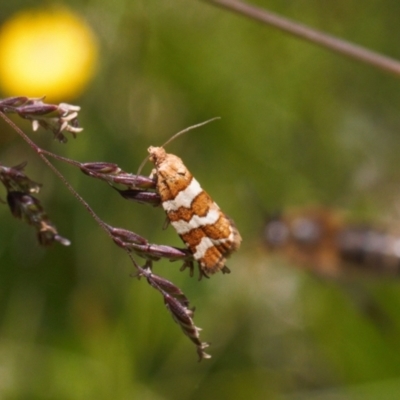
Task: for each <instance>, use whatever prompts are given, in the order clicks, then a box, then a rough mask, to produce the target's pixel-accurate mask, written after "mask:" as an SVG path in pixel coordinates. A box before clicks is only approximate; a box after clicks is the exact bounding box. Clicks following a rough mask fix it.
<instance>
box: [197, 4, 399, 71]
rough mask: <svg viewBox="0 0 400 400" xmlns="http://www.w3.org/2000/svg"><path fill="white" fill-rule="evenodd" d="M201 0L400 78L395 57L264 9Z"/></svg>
mask: <svg viewBox="0 0 400 400" xmlns="http://www.w3.org/2000/svg"><path fill="white" fill-rule="evenodd" d="M203 1H205V2H207V3H210V4H213V5H216V6H219V7H222V8H225V9H227V10H229V11H233V12H235V13H237V14H240V15H242V16H245V17H247V18H250V19H253V20H255V21H258V22H261V23H263V24H266V25H270V26H273V27H275V28H277V29H280V30H281V31H284V32H286V33H290V34H291V35H294V36H296V37H300V38H302V39H305V40H308V41H309V42H312V43H314V44H318V45H320V46H322V47H323V48H325V49H328V50H331V51H334V52H336V53H338V54H341V55H344V56H346V57H349V58H352V59H354V60H357V61H361V62H363V63H365V64H368V65H372V66H374V67H376V68H379V69H381V70H382V71H385V72H389V73H392V74H395V75H397V76H400V61H398V60H395V59H394V58H391V57H387V56H385V55H382V54H380V53H377V52H374V51H371V50H368V49H366V48H364V47H362V46H359V45H356V44H353V43H350V42H348V41H346V40H343V39H339V38H336V37H334V36H332V35H328V34H326V33H324V32H321V31H319V30H317V29H313V28H310V27H308V26H305V25H302V24H299V23H298V22H295V21H292V20H290V19H288V18H284V17H281V16H279V15H277V14H274V13H272V12H270V11H267V10H265V9H262V8H259V7H255V6H252V5H249V4H246V3H243V2H241V1H238V0H203Z"/></svg>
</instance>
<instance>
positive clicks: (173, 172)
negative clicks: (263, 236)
mask: <svg viewBox="0 0 400 400" xmlns="http://www.w3.org/2000/svg"><path fill="white" fill-rule="evenodd" d="M148 152H149V155H150V156H149V158H150V161H151V162H153V163H154V166H155V169H154V170H153V172H152V176H153V177H155V178H156V188H157V192H158V193H159V195H160V197H161V204H162V207H163V209H164V210H165V212H166V214H167V218H168V221H169V222H170V224H171V225H172V226H173V227H174V228H175V230H176V232H177V233H178V235H179V236H180V237H181V239H182V240H183V242H184V243H185V245H186V246H187V248H188V249H189V250H190V252H191V253H192V255H193V258H194V259H195V260H196V261H197V262H198V263H199V265H200V268H201V271H202V273H203V274H204V275H206V276H207V275H208V274H214V273H216V272H218V271H222V272H223V273H227V272H230V271H229V269H228V268H227V267H226V266H225V262H226V259H227V258H228V257H229V256H230V255H231V254H232V253H233V252H234V251H236V250H237V249H238V248H239V246H240V243H241V241H242V238H241V236H240V233H239V231H238V230H237V228H236V226H235V224H234V222H233V221H232V220H231V219H230V218H229V217H228V216H227V215H225V214H224V213H223V212H222V211H221V209H220V208H219V207H218V205H217V204H216V203H215V202H214V201H213V199H212V198H211V197H210V195H209V194H208V193H207V192H206V191H204V190H203V189H202V188H201V186H200V184H199V183H198V182H197V180H196V179H195V178H194V177H193V175H192V174H191V173H190V171H189V170H188V169H187V168H186V166H185V164H184V163H183V161H182V160H181V159H180V158H179V157H177V156H175V155H173V154H168V153H167V152H166V151H165V150H164V148H163V147H149V149H148Z"/></svg>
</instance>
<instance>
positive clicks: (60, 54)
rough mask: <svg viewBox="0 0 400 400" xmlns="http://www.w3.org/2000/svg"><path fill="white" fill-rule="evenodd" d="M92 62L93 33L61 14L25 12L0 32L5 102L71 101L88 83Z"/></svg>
mask: <svg viewBox="0 0 400 400" xmlns="http://www.w3.org/2000/svg"><path fill="white" fill-rule="evenodd" d="M96 59H97V43H96V40H95V37H94V34H93V32H92V31H91V30H90V28H89V26H88V25H87V24H86V23H85V21H84V20H83V19H81V18H80V17H78V16H77V15H75V14H72V13H71V12H69V11H67V10H65V9H54V10H25V11H22V12H19V13H17V14H15V15H14V16H13V17H11V18H10V19H9V20H8V21H6V22H5V23H4V24H3V26H2V27H1V28H0V89H1V91H2V92H3V94H4V95H6V96H14V95H24V96H28V97H41V96H46V100H47V101H53V102H56V101H67V100H70V99H72V98H74V97H76V96H78V95H79V94H81V93H82V91H83V90H84V88H85V86H86V84H87V83H88V82H89V80H90V79H91V78H92V76H93V74H94V69H95V64H96Z"/></svg>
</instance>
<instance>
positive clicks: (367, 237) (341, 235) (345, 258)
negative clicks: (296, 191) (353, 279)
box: [263, 207, 400, 278]
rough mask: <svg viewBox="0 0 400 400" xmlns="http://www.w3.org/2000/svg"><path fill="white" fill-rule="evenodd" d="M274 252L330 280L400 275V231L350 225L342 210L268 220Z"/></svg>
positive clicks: (298, 212) (319, 209)
mask: <svg viewBox="0 0 400 400" xmlns="http://www.w3.org/2000/svg"><path fill="white" fill-rule="evenodd" d="M263 240H264V243H265V245H266V246H267V248H268V249H269V250H273V251H279V252H281V253H283V254H284V255H285V256H286V257H287V258H289V260H290V261H292V262H293V263H295V264H297V265H299V266H302V267H303V268H306V269H309V270H311V271H313V272H315V273H317V274H318V275H321V276H325V277H334V278H339V277H350V276H353V275H356V274H358V275H359V274H360V273H361V274H365V275H368V274H369V275H386V276H393V275H398V274H400V231H398V232H397V233H396V231H390V230H386V229H383V228H380V227H378V226H373V225H368V224H354V223H349V222H348V221H346V219H345V218H344V216H343V214H342V213H341V212H339V211H337V210H332V209H328V208H322V207H314V208H304V209H298V210H293V211H289V212H285V213H280V214H276V215H274V216H271V217H269V218H268V220H267V222H266V225H265V227H264V233H263Z"/></svg>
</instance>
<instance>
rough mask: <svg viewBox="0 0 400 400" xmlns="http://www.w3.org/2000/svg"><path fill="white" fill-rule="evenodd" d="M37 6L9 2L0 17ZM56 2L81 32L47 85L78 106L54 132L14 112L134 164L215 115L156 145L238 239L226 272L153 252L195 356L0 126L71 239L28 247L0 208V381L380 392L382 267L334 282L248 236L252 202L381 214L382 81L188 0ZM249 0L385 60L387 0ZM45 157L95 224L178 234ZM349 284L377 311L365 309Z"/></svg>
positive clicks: (383, 372) (397, 8) (85, 390)
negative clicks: (73, 125) (204, 345)
mask: <svg viewBox="0 0 400 400" xmlns="http://www.w3.org/2000/svg"><path fill="white" fill-rule="evenodd" d="M11 3H12V4H11ZM49 4H53V3H47V2H43V3H42V4H39V2H37V1H35V2H33V1H14V2H9V3H8V4H5V5H2V7H1V10H0V21H1V22H4V21H6V20H8V19H9V18H10V17H11V16H12V15H13V14H14V13H15V12H17V11H20V10H23V9H25V8H29V7H32V6H39V5H41V6H42V7H47V6H48V5H49ZM58 4H60V5H64V6H66V7H68V8H69V10H70V11H72V12H73V13H76V14H77V15H80V16H81V17H82V18H84V19H85V20H86V22H87V23H88V24H89V26H91V28H92V29H93V31H94V33H95V35H96V37H97V42H98V46H99V59H98V65H97V72H96V75H95V76H94V78H93V80H92V81H91V82H90V84H89V85H88V86H87V87H86V90H85V92H84V93H83V94H82V95H81V96H80V97H77V98H68V99H63V100H65V101H67V102H71V103H74V104H79V105H80V106H81V107H82V111H81V117H80V122H81V124H82V126H83V127H84V128H85V130H84V132H83V133H82V134H80V135H79V137H78V138H77V139H76V140H73V139H72V138H71V139H70V140H69V142H68V144H67V145H61V144H59V143H57V142H54V141H53V140H52V139H51V137H50V136H51V135H49V134H47V133H43V132H42V131H40V132H39V133H31V130H30V127H29V125H28V124H26V123H25V122H23V121H22V122H21V121H18V120H17V119H16V121H18V123H19V125H20V126H22V127H23V128H24V130H25V131H26V132H30V135H31V136H32V138H34V139H35V140H36V141H37V142H38V143H39V144H40V145H41V146H43V147H46V148H48V149H51V150H52V151H54V152H56V153H58V154H61V155H65V156H67V157H70V158H75V159H77V160H80V161H109V162H116V163H118V164H119V165H120V166H121V168H123V169H125V170H127V171H130V172H136V170H137V168H138V166H139V164H140V163H141V161H142V160H143V158H144V157H145V155H146V154H147V152H146V149H147V148H148V146H150V145H160V144H162V143H163V142H164V141H165V140H166V139H168V138H169V137H170V136H171V135H172V134H173V133H175V132H177V131H179V130H181V129H183V128H185V127H187V126H189V125H193V124H195V123H198V122H201V121H204V120H206V119H209V118H212V117H215V116H220V117H221V118H222V119H221V120H220V121H216V122H213V123H212V124H210V125H207V126H205V127H203V128H201V129H199V130H197V131H193V132H191V133H189V134H187V135H185V136H183V137H180V138H179V139H178V140H176V141H175V142H173V143H171V144H170V145H169V146H168V150H169V151H170V152H172V153H174V154H177V155H179V156H180V157H181V158H183V160H184V161H185V163H186V165H187V166H188V167H189V168H190V170H191V171H192V172H193V174H194V175H195V176H196V177H197V179H198V180H199V181H200V182H201V183H202V185H203V187H204V188H205V189H206V190H207V191H208V192H210V193H211V194H212V196H213V197H214V199H215V200H216V201H217V202H218V204H219V205H220V206H221V208H223V210H224V211H225V212H226V213H227V214H228V215H230V216H232V217H233V218H234V220H235V222H236V223H237V225H238V227H239V229H240V231H241V233H242V236H243V245H242V249H241V250H240V252H239V253H238V254H235V255H234V256H233V257H232V259H231V260H230V261H229V263H228V265H229V267H230V269H231V270H232V273H231V274H230V275H222V274H217V275H216V276H213V277H212V278H211V279H210V280H203V281H201V282H198V281H197V279H196V278H190V277H189V276H188V274H187V273H181V272H179V265H177V264H170V263H169V262H159V263H157V264H156V265H155V271H156V272H157V273H158V274H160V275H161V276H164V277H166V278H167V279H170V280H171V281H173V282H174V283H176V284H178V285H179V286H180V287H181V288H182V289H183V290H184V292H185V293H186V295H187V296H188V297H189V299H190V300H191V303H192V304H193V305H195V306H196V315H195V322H196V324H197V325H198V326H200V327H202V328H203V331H202V339H203V340H205V341H208V342H211V343H212V346H211V347H210V349H209V350H210V353H211V354H212V356H213V357H212V359H211V360H205V361H203V362H202V363H197V362H196V361H197V358H196V353H195V348H194V346H193V345H192V344H191V343H190V342H189V340H188V339H187V338H186V337H185V336H184V335H183V334H182V333H181V331H180V329H179V327H178V326H177V325H176V324H175V323H174V322H173V321H172V319H171V317H170V315H169V314H168V313H167V312H166V310H165V309H164V306H163V303H162V298H161V296H160V295H159V294H158V293H157V292H155V291H154V290H153V289H152V288H151V287H150V286H148V285H147V284H146V282H145V281H144V280H141V281H137V280H135V279H132V278H130V277H129V274H130V273H131V272H133V267H132V265H131V264H130V261H129V259H128V258H127V257H126V254H125V253H124V252H123V251H121V250H120V249H118V248H117V247H116V246H115V245H114V244H113V243H112V242H111V241H110V240H109V238H108V237H107V236H106V235H105V234H104V232H103V231H101V230H100V228H99V227H98V226H97V225H96V224H95V222H94V221H93V220H92V219H91V217H90V216H89V214H88V213H87V212H86V211H85V210H84V209H83V207H82V206H81V205H80V204H78V203H77V201H76V200H75V199H74V198H73V197H72V196H71V195H70V193H69V192H68V191H67V190H66V188H65V187H64V186H63V185H62V183H61V182H60V181H58V180H57V179H56V177H55V176H54V174H53V173H52V172H51V171H49V170H48V169H47V168H46V167H45V166H44V165H43V163H42V162H41V161H40V160H39V159H38V157H36V156H35V155H34V154H33V153H32V152H31V150H30V149H29V148H28V146H27V145H25V144H24V143H22V142H21V139H20V138H19V137H18V136H17V135H16V134H14V133H13V132H12V130H11V129H10V128H9V127H7V126H5V124H4V123H2V124H1V129H2V135H1V136H2V138H1V139H0V140H1V160H2V162H4V163H8V164H9V165H15V164H17V163H19V162H21V161H24V160H26V161H28V167H27V169H26V171H27V173H28V174H29V176H30V177H31V178H32V179H33V180H35V181H39V182H42V183H44V188H43V189H42V192H41V196H40V198H41V200H42V201H43V203H44V204H45V206H46V209H47V210H48V212H49V215H50V217H51V219H52V220H53V221H54V223H55V224H56V225H57V227H58V228H59V232H60V233H61V234H62V235H63V236H66V237H68V238H69V239H71V241H72V246H71V247H69V248H64V247H62V246H59V245H57V244H56V245H54V246H53V247H51V248H49V249H42V248H39V246H38V245H37V243H36V241H35V237H34V232H33V229H32V228H30V227H28V226H25V225H23V224H22V223H21V222H19V221H16V220H14V219H13V218H12V217H11V216H10V214H9V211H8V208H7V207H6V206H3V207H0V221H1V224H2V229H1V230H0V241H1V243H2V245H1V249H0V266H1V268H0V398H2V399H77V400H79V399H98V400H100V399H132V398H133V399H141V400H142V399H143V400H145V399H149V400H153V399H154V400H159V399H228V398H229V399H242V398H243V399H260V400H261V399H288V400H297V399H312V400H314V399H321V400H328V399H329V400H333V399H334V400H336V399H377V398H379V399H398V398H399V397H400V285H399V282H397V281H394V280H392V281H390V280H384V279H382V280H376V281H367V282H365V281H360V282H356V283H355V284H353V285H352V287H351V289H350V290H349V287H348V286H346V287H343V285H340V284H339V283H338V282H327V281H323V280H321V279H317V278H315V277H313V276H311V275H310V274H308V273H306V272H303V271H301V270H300V269H295V268H293V266H291V265H288V264H287V263H285V262H284V261H282V260H279V259H276V258H270V257H269V256H268V255H267V254H266V253H265V252H264V249H263V248H262V242H261V235H262V227H263V223H264V220H265V216H266V214H267V213H268V212H270V211H273V210H277V209H282V208H283V209H285V208H286V207H292V206H302V205H308V204H324V205H329V206H332V207H340V208H342V209H345V210H347V211H348V213H349V214H350V215H351V216H354V217H357V218H360V219H365V220H369V221H381V220H382V219H386V220H389V221H390V222H391V223H394V224H395V223H398V222H399V221H398V220H399V208H398V204H399V203H398V200H399V195H400V190H399V186H398V185H399V183H400V170H399V168H398V164H399V162H398V159H399V156H398V154H399V152H400V135H399V126H400V118H399V112H398V104H400V92H399V82H398V78H396V77H393V76H390V75H385V74H384V73H382V72H380V71H378V70H376V69H373V68H372V67H369V66H367V65H363V64H359V63H355V62H353V61H349V60H347V59H344V58H341V57H339V56H337V55H335V54H332V53H330V52H329V51H327V50H324V49H321V48H318V47H315V46H313V45H310V44H308V43H305V42H303V41H301V40H300V39H296V38H293V37H289V36H287V35H285V34H282V33H280V32H278V31H276V30H274V29H272V28H268V27H265V26H262V25H260V24H257V23H254V22H252V21H249V20H246V19H244V18H241V17H239V16H236V15H233V14H230V13H228V12H226V11H223V10H221V9H217V8H214V7H212V6H210V5H209V4H206V3H203V2H199V1H187V0H186V1H183V0H168V1H162V0H133V1H123V0H114V1H111V2H110V1H106V0H93V1H82V0H80V1H64V2H59V3H58ZM257 4H258V5H260V6H262V7H265V8H266V7H268V8H270V9H271V10H273V11H275V12H278V13H281V14H283V15H286V16H288V17H290V18H293V19H296V20H298V21H301V22H303V23H306V24H309V25H311V26H313V27H316V28H319V29H321V30H325V31H327V32H330V33H332V34H334V35H338V36H340V37H342V38H346V39H348V40H350V41H353V42H356V43H358V44H361V45H363V46H365V47H368V48H371V49H374V50H376V51H379V52H382V53H385V54H387V55H390V56H392V57H394V58H396V57H397V58H400V53H399V46H398V38H399V37H400V24H399V18H398V16H399V15H400V3H399V2H395V1H389V0H382V1H373V0H366V1H364V2H362V4H361V3H360V2H354V1H349V0H336V1H330V2H320V1H316V0H307V1H300V0H298V1H296V2H291V1H283V0H275V1H269V2H267V1H265V0H263V1H261V0H260V1H258V2H257ZM20 94H21V95H23V94H24V93H20ZM57 166H58V167H59V168H60V169H61V170H62V171H63V173H65V175H66V177H67V178H68V179H69V180H70V182H71V183H72V184H73V186H74V187H75V188H76V189H77V190H78V191H79V192H80V194H81V195H82V196H83V197H84V198H85V199H86V200H87V201H88V202H89V203H90V204H91V206H92V207H93V208H94V210H95V211H96V212H97V213H98V214H99V215H100V216H101V217H102V218H103V219H104V220H105V221H106V222H108V223H110V224H112V225H115V226H121V227H125V228H127V229H131V230H133V231H135V232H137V233H139V234H141V235H143V236H145V237H146V238H147V239H148V240H150V241H152V242H155V243H160V244H169V245H179V244H180V240H179V238H178V237H177V235H176V234H175V233H174V232H173V230H172V228H169V229H167V230H162V226H163V223H164V219H165V216H164V213H163V211H162V210H161V209H155V208H152V207H146V206H143V205H139V204H135V203H132V202H127V201H124V200H123V199H122V198H120V197H119V196H118V195H117V194H116V193H115V192H114V191H112V190H110V189H109V187H107V185H106V184H104V183H101V182H96V181H93V180H90V179H89V178H88V177H86V176H84V175H83V174H81V173H80V172H79V171H78V170H76V169H73V168H72V167H70V166H68V165H62V164H57ZM149 172H150V166H147V167H146V171H145V173H149ZM1 197H2V198H3V199H4V197H5V195H4V193H3V192H2V193H1ZM349 294H350V295H349ZM366 295H367V296H368V297H369V298H372V299H373V301H374V302H375V303H376V304H377V305H378V307H379V308H380V310H381V311H382V313H383V314H384V315H385V316H386V317H387V320H385V321H382V320H381V319H379V318H373V317H372V316H371V315H370V314H368V313H366V312H364V311H365V310H364V309H363V298H364V297H365V296H366Z"/></svg>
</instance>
